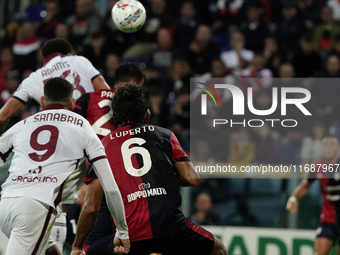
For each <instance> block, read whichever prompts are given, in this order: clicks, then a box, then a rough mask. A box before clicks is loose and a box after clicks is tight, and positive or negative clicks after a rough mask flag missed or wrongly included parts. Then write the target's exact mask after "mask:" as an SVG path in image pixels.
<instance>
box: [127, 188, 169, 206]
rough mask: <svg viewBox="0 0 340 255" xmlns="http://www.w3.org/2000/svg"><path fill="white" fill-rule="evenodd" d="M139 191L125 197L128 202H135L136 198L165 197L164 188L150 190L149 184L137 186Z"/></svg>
mask: <svg viewBox="0 0 340 255" xmlns="http://www.w3.org/2000/svg"><path fill="white" fill-rule="evenodd" d="M138 188H139V191H136V192H134V193H131V194H129V195H127V200H128V202H132V201H135V200H136V199H138V198H147V197H153V196H162V195H166V194H167V193H166V189H164V188H151V185H150V183H141V184H139V185H138Z"/></svg>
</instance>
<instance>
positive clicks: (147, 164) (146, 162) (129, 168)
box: [121, 138, 152, 177]
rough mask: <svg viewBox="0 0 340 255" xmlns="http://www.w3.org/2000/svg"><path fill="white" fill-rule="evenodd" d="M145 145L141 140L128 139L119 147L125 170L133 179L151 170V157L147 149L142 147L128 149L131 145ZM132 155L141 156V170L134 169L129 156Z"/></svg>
mask: <svg viewBox="0 0 340 255" xmlns="http://www.w3.org/2000/svg"><path fill="white" fill-rule="evenodd" d="M144 143H146V141H145V140H144V139H142V138H130V139H129V140H126V141H125V142H124V143H123V144H122V147H121V152H122V157H123V162H124V167H125V170H126V172H127V173H128V174H130V175H132V176H134V177H140V176H143V175H145V174H147V173H148V172H149V171H150V169H151V164H152V162H151V156H150V153H149V151H148V150H147V149H145V148H143V147H132V148H129V147H130V146H131V145H132V144H138V145H139V146H141V145H143V144H144ZM133 154H139V155H141V156H142V159H143V167H141V168H134V166H133V165H132V160H131V156H132V155H133Z"/></svg>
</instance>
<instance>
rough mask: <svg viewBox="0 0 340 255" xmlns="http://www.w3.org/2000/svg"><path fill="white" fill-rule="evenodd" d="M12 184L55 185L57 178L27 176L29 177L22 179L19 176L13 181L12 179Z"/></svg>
mask: <svg viewBox="0 0 340 255" xmlns="http://www.w3.org/2000/svg"><path fill="white" fill-rule="evenodd" d="M12 181H14V182H43V183H44V182H45V183H46V182H50V183H57V182H58V178H57V177H50V176H39V177H37V176H35V177H33V176H29V177H23V176H21V175H18V176H17V177H16V178H15V179H12Z"/></svg>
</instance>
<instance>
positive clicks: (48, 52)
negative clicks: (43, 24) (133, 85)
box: [0, 38, 110, 250]
mask: <svg viewBox="0 0 340 255" xmlns="http://www.w3.org/2000/svg"><path fill="white" fill-rule="evenodd" d="M71 51H72V46H71V44H70V43H69V42H67V41H66V40H64V39H58V38H57V39H52V40H49V41H48V42H46V43H45V45H44V46H43V47H42V54H43V57H44V58H45V61H44V66H43V67H42V68H40V69H38V70H36V71H35V72H33V73H32V74H31V75H30V76H29V77H28V78H26V79H25V80H23V82H22V83H21V84H20V86H19V88H18V89H17V91H16V92H15V93H14V95H13V97H12V98H11V99H10V100H8V101H7V103H6V104H5V105H4V106H3V107H2V109H1V110H0V131H2V130H3V129H4V128H5V126H6V124H7V122H8V120H9V119H10V117H11V116H12V115H13V114H14V113H15V112H16V111H17V110H18V109H19V108H21V107H22V106H23V105H24V104H26V103H27V101H28V100H30V99H34V100H36V101H37V102H39V100H40V97H41V96H42V95H43V89H44V84H45V83H46V82H47V81H48V80H49V79H51V78H53V77H61V78H65V79H66V80H68V81H69V82H71V83H72V85H73V90H74V91H73V97H74V98H75V99H78V98H79V97H80V96H81V95H83V94H85V93H87V92H92V91H95V90H103V89H109V88H110V87H109V86H108V85H107V83H106V82H105V80H104V78H103V77H102V76H101V75H100V73H99V71H98V70H96V69H95V68H94V67H93V65H92V64H91V63H90V61H88V60H87V59H86V58H84V57H82V56H70V54H71ZM82 168H85V160H82V161H81V162H80V166H79V171H75V172H74V173H73V174H72V176H71V177H70V178H69V179H68V183H72V184H70V185H67V188H66V189H64V191H63V196H62V197H63V199H62V204H63V208H62V211H63V213H62V214H60V216H59V217H58V219H57V220H56V223H55V226H54V227H53V230H52V232H51V233H52V237H53V238H54V239H55V240H56V241H57V245H58V246H59V248H60V250H62V249H63V248H62V247H63V245H64V242H65V240H66V232H67V231H66V212H67V210H68V207H69V205H70V204H73V203H75V202H76V201H77V198H78V190H79V188H80V187H81V185H82V182H81V181H79V180H80V179H83V178H82V177H84V176H82V175H80V174H81V173H83V172H84V171H82Z"/></svg>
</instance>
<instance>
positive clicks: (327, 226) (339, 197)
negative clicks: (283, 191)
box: [286, 137, 340, 255]
mask: <svg viewBox="0 0 340 255" xmlns="http://www.w3.org/2000/svg"><path fill="white" fill-rule="evenodd" d="M322 152H323V155H324V157H323V159H321V160H319V161H317V162H315V163H313V165H314V167H313V168H314V169H315V170H312V171H313V172H312V171H310V172H309V174H308V176H307V177H306V178H305V179H304V180H303V181H302V182H301V184H300V185H299V186H298V187H297V188H296V189H295V190H294V192H293V194H292V196H291V197H290V198H289V200H288V203H287V207H286V208H287V210H288V211H289V212H290V213H295V212H297V210H298V204H297V200H299V199H301V198H302V197H304V196H305V194H306V193H307V191H308V189H309V188H310V186H311V185H312V183H313V182H314V181H316V180H318V181H319V183H320V189H321V193H322V198H323V205H322V211H321V217H320V226H319V228H318V229H317V235H316V241H315V252H316V254H317V255H328V254H329V253H330V252H331V249H332V247H333V245H335V244H338V245H340V240H339V236H340V168H338V167H337V166H339V165H336V164H340V159H339V157H338V152H339V142H338V140H337V138H335V137H325V138H324V139H323V140H322ZM311 167H312V166H311ZM337 255H340V248H339V247H338V249H337Z"/></svg>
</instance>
